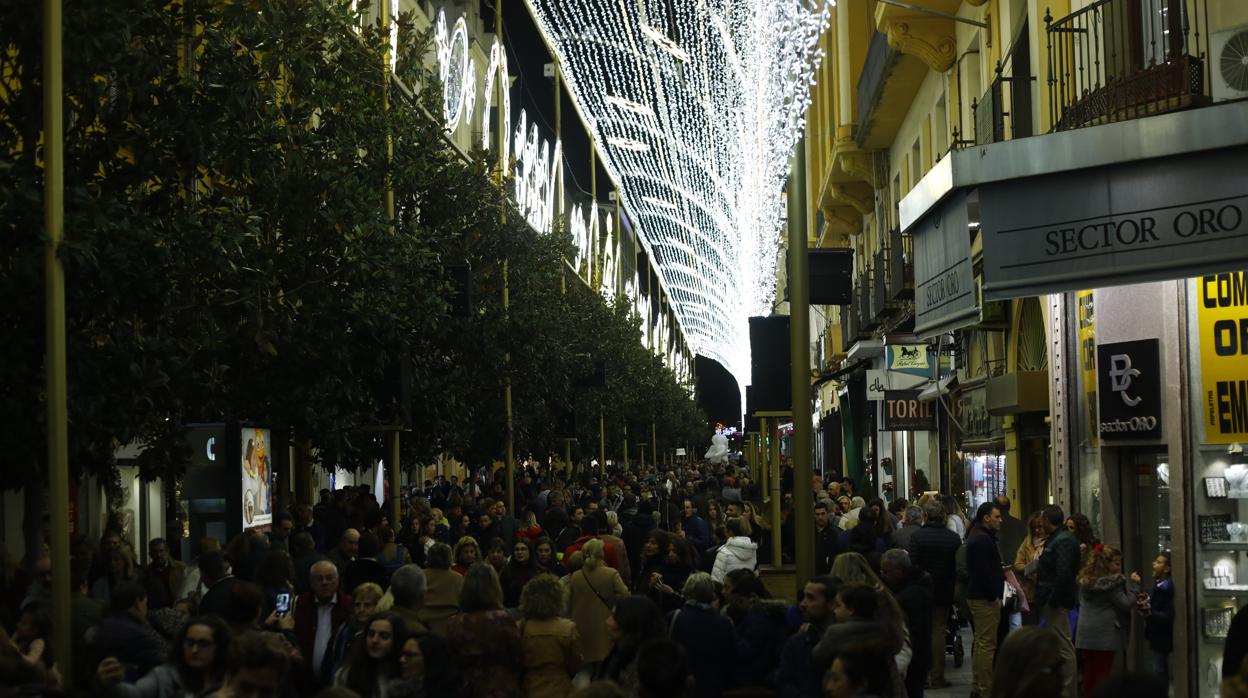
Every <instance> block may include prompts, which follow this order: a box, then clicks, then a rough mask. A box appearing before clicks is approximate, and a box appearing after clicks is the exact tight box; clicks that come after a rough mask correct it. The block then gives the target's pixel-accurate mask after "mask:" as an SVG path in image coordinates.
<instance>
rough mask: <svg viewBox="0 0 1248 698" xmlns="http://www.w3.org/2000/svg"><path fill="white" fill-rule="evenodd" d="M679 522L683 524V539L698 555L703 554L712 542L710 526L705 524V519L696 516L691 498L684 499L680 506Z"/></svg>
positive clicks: (695, 509)
mask: <svg viewBox="0 0 1248 698" xmlns="http://www.w3.org/2000/svg"><path fill="white" fill-rule="evenodd" d="M680 516H681V522H682V524H683V526H684V531H685V540H687V541H689V544H690V545H692V546H693V547H694V549H695V550H697V551H698V555H699V556H701V555H705V554H706V551H707V549H708V548H710V547H711V545H712V544H713V543H714V539H713V538H711V527H710V526H709V525H707V523H706V520H705V519H703V518H702V517H701V516H698V510H697V508H696V507H695V506H694V504H693V500H692V499H686V500H685V501H684V502H683V503H682V506H681V512H680Z"/></svg>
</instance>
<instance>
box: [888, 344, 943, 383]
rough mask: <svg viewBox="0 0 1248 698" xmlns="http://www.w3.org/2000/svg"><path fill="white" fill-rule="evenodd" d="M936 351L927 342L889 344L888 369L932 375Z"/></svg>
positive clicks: (926, 376) (916, 374) (924, 375)
mask: <svg viewBox="0 0 1248 698" xmlns="http://www.w3.org/2000/svg"><path fill="white" fill-rule="evenodd" d="M934 358H935V352H933V351H930V350H929V349H928V347H927V345H926V344H891V345H889V346H888V370H890V371H896V372H898V373H908V374H910V375H912V376H923V377H924V378H931V377H932V363H933V361H934Z"/></svg>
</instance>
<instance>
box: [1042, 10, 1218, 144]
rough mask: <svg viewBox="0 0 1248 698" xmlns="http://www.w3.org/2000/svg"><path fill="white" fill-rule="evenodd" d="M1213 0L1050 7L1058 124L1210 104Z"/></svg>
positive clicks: (1061, 127) (1052, 91) (1052, 97)
mask: <svg viewBox="0 0 1248 698" xmlns="http://www.w3.org/2000/svg"><path fill="white" fill-rule="evenodd" d="M1207 2H1208V0H1098V1H1097V2H1092V3H1089V4H1088V5H1087V6H1086V7H1084V8H1082V9H1080V10H1077V11H1075V12H1073V13H1071V14H1070V15H1068V16H1066V17H1063V18H1061V19H1058V20H1054V19H1053V17H1052V15H1051V14H1050V13H1048V12H1047V11H1046V13H1045V17H1044V23H1045V27H1046V33H1047V35H1048V51H1047V61H1048V69H1049V84H1048V89H1049V105H1050V112H1049V117H1050V123H1051V124H1052V128H1053V130H1054V131H1065V130H1069V129H1074V128H1080V127H1082V126H1091V125H1095V124H1102V123H1109V122H1112V121H1121V120H1124V119H1133V118H1137V117H1141V116H1147V115H1149V114H1159V113H1162V112H1167V111H1173V110H1176V109H1183V108H1186V107H1190V106H1196V105H1199V104H1202V103H1205V102H1206V101H1207V98H1208V91H1207V90H1208V86H1207V82H1208V81H1207V80H1206V79H1205V64H1206V62H1207V60H1208V53H1209V18H1208V17H1209V15H1208V5H1207Z"/></svg>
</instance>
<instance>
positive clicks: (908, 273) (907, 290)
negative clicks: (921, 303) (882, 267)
mask: <svg viewBox="0 0 1248 698" xmlns="http://www.w3.org/2000/svg"><path fill="white" fill-rule="evenodd" d="M887 240H888V244H887V246H886V247H885V253H886V255H885V259H887V261H888V264H887V268H888V273H887V276H888V283H887V284H885V288H884V293H885V294H886V295H887V296H888V299H889V300H890V301H905V300H910V299H912V298H914V239H913V238H911V237H910V236H909V235H902V234H901V231H900V230H898V229H896V228H894V229H893V230H891V231H889V233H888V238H887Z"/></svg>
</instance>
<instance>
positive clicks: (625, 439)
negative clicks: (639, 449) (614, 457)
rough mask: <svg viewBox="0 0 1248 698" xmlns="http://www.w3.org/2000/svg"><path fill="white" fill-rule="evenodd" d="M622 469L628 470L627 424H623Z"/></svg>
mask: <svg viewBox="0 0 1248 698" xmlns="http://www.w3.org/2000/svg"><path fill="white" fill-rule="evenodd" d="M624 469H625V470H628V424H627V423H625V424H624Z"/></svg>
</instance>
